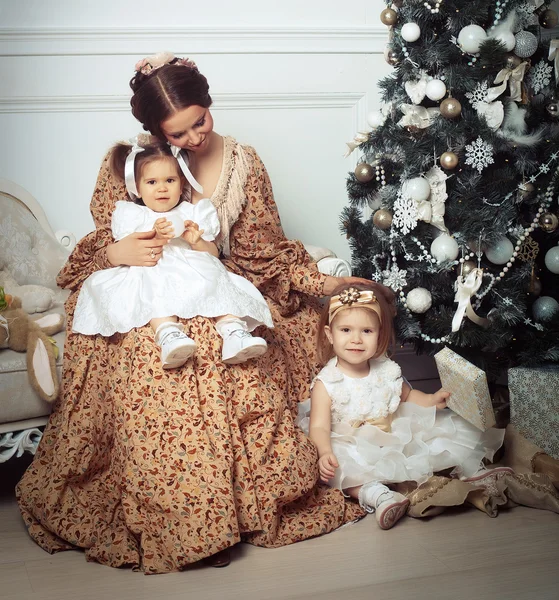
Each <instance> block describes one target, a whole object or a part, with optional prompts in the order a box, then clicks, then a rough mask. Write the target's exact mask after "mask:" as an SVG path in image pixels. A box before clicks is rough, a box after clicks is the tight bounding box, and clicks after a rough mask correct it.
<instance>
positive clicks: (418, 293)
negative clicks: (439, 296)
mask: <svg viewBox="0 0 559 600" xmlns="http://www.w3.org/2000/svg"><path fill="white" fill-rule="evenodd" d="M406 304H407V305H408V308H409V309H410V310H411V311H412V312H414V313H419V314H421V313H424V312H427V311H428V310H429V309H430V308H431V304H433V298H432V297H431V292H430V291H429V290H426V289H425V288H422V287H418V288H414V289H413V290H411V292H410V293H409V294H408V295H407V297H406Z"/></svg>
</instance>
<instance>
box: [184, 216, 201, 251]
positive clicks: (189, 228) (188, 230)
mask: <svg viewBox="0 0 559 600" xmlns="http://www.w3.org/2000/svg"><path fill="white" fill-rule="evenodd" d="M203 233H204V230H203V229H200V227H199V226H198V223H195V222H194V221H185V222H184V233H183V234H182V237H183V239H184V240H185V241H186V242H188V243H189V244H190V245H191V246H194V245H196V244H197V243H198V242H199V241H200V239H201V238H202V234H203Z"/></svg>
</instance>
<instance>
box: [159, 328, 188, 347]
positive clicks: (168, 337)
mask: <svg viewBox="0 0 559 600" xmlns="http://www.w3.org/2000/svg"><path fill="white" fill-rule="evenodd" d="M182 337H186V336H185V334H184V333H182V332H180V331H176V330H175V331H169V332H167V333H165V335H164V336H163V339H162V340H161V345H163V344H165V343H167V342H172V341H173V340H176V339H177V338H182Z"/></svg>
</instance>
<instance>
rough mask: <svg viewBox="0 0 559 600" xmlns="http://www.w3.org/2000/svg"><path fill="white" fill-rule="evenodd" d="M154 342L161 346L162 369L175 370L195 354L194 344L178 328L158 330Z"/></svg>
mask: <svg viewBox="0 0 559 600" xmlns="http://www.w3.org/2000/svg"><path fill="white" fill-rule="evenodd" d="M156 341H157V343H158V344H159V345H160V346H161V362H162V363H163V368H164V369H176V368H177V367H182V365H184V363H185V362H186V361H187V360H188V359H189V358H190V357H191V356H192V355H193V354H194V352H196V342H195V341H194V340H193V339H191V338H189V337H188V336H187V335H186V334H185V333H184V332H183V331H181V330H180V328H179V327H178V326H174V327H165V328H164V329H161V328H158V330H157V334H156Z"/></svg>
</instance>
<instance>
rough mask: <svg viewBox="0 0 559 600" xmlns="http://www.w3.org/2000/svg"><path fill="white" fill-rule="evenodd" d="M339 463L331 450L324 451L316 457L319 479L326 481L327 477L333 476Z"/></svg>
mask: <svg viewBox="0 0 559 600" xmlns="http://www.w3.org/2000/svg"><path fill="white" fill-rule="evenodd" d="M339 466H340V465H339V464H338V459H337V458H336V455H335V454H334V453H333V452H326V453H325V454H323V455H322V456H321V457H320V458H319V459H318V470H319V472H320V481H323V482H324V483H327V482H328V480H329V479H332V477H334V473H335V472H336V469H337V468H338V467H339Z"/></svg>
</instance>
